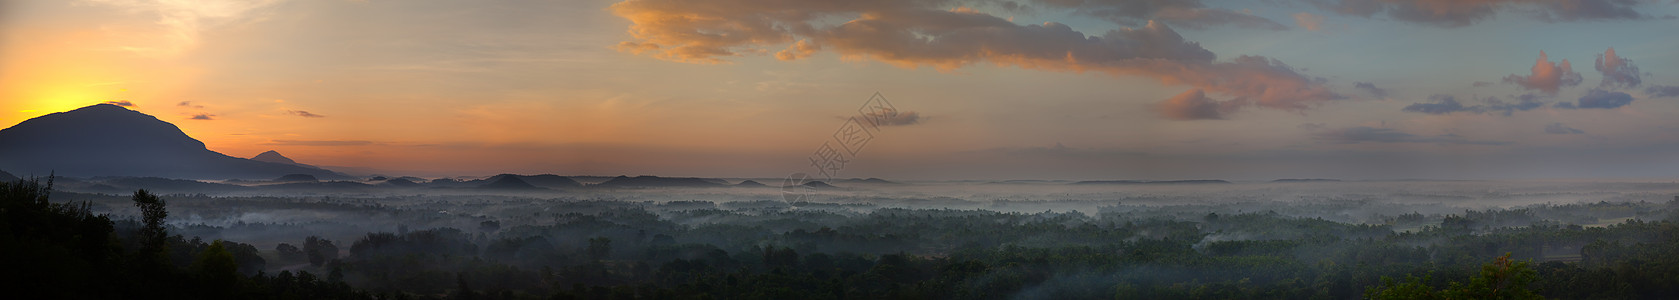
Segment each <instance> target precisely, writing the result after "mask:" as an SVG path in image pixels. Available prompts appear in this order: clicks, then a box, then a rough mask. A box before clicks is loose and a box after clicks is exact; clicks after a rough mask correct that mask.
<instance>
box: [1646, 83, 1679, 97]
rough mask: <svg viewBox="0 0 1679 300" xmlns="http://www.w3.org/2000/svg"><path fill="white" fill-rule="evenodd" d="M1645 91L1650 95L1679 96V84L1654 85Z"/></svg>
mask: <svg viewBox="0 0 1679 300" xmlns="http://www.w3.org/2000/svg"><path fill="white" fill-rule="evenodd" d="M1644 93H1645V94H1650V97H1661V98H1668V97H1679V85H1652V86H1650V87H1647V88H1644Z"/></svg>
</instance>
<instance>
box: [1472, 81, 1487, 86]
mask: <svg viewBox="0 0 1679 300" xmlns="http://www.w3.org/2000/svg"><path fill="white" fill-rule="evenodd" d="M1469 86H1473V87H1487V86H1492V82H1490V81H1476V82H1475V83H1471V84H1469Z"/></svg>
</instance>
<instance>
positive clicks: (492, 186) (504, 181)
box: [478, 175, 543, 190]
mask: <svg viewBox="0 0 1679 300" xmlns="http://www.w3.org/2000/svg"><path fill="white" fill-rule="evenodd" d="M492 178H495V181H491V182H490V183H489V184H485V185H480V186H478V188H479V189H486V190H541V189H543V188H539V187H536V186H534V185H531V184H530V183H528V182H525V180H523V179H519V176H518V175H507V176H496V177H492Z"/></svg>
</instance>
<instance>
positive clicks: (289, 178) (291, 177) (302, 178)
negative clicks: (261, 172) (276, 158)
mask: <svg viewBox="0 0 1679 300" xmlns="http://www.w3.org/2000/svg"><path fill="white" fill-rule="evenodd" d="M274 181H278V182H317V181H321V180H320V179H317V178H315V175H309V174H286V176H280V178H274Z"/></svg>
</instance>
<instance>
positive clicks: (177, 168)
mask: <svg viewBox="0 0 1679 300" xmlns="http://www.w3.org/2000/svg"><path fill="white" fill-rule="evenodd" d="M0 168H3V169H6V170H11V171H13V172H23V173H35V174H47V173H57V174H59V175H64V176H84V177H93V176H133V177H167V178H191V179H228V178H242V179H268V178H274V177H276V176H280V175H285V174H311V175H314V176H317V177H323V178H325V177H330V178H345V177H347V176H345V175H343V174H338V173H335V172H332V171H328V170H323V169H319V168H312V167H306V166H302V165H291V164H280V163H271V162H261V161H255V160H249V159H243V158H237V157H232V156H227V155H223V154H221V153H216V152H215V151H210V149H208V148H205V147H204V143H203V142H200V141H198V140H196V139H193V138H192V137H190V136H187V134H186V133H185V132H182V131H181V128H180V127H176V126H175V125H174V124H170V123H169V122H164V121H163V120H159V119H158V118H156V117H153V116H151V115H147V114H144V113H140V112H138V111H133V110H129V109H127V108H123V107H121V106H116V105H110V104H99V105H93V106H88V107H83V108H79V109H76V110H71V111H66V112H58V113H52V114H47V115H44V116H40V117H36V118H33V119H29V120H26V121H23V122H22V123H18V124H17V125H15V126H12V127H11V128H6V129H0Z"/></svg>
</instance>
